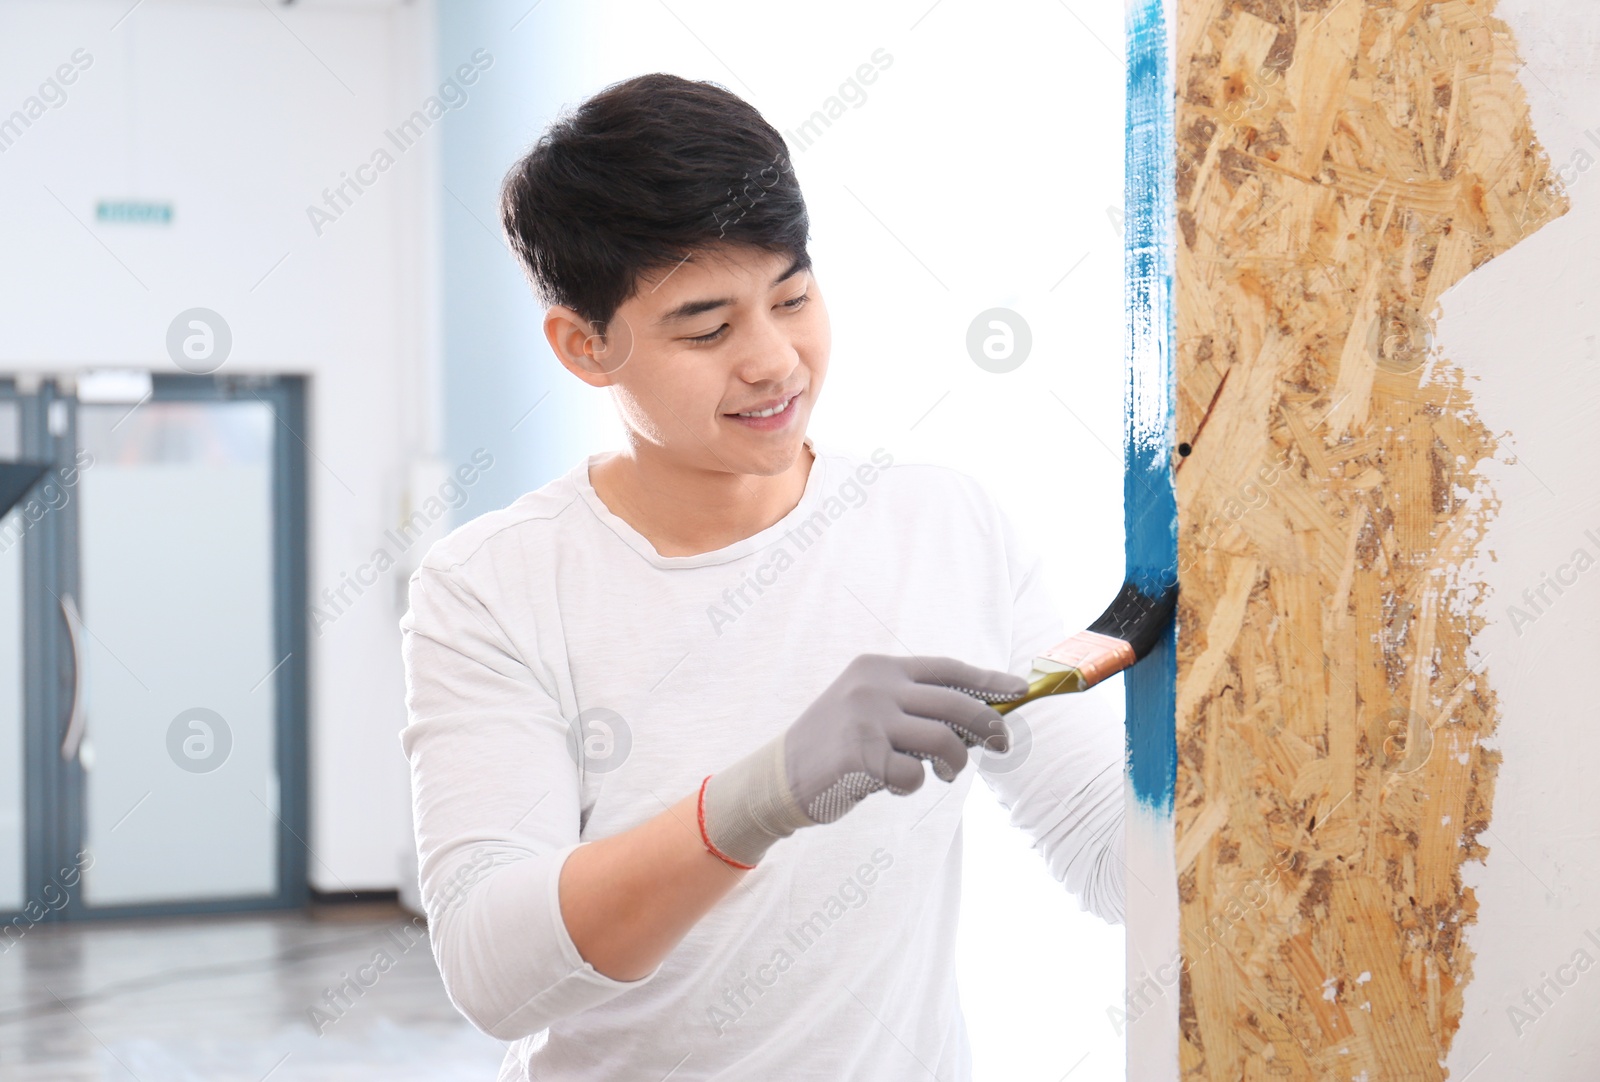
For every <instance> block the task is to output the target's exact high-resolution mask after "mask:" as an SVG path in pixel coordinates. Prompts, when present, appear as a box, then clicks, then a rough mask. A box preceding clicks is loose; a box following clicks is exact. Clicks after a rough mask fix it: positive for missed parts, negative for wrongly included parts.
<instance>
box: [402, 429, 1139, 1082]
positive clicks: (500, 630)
mask: <svg viewBox="0 0 1600 1082" xmlns="http://www.w3.org/2000/svg"><path fill="white" fill-rule="evenodd" d="M807 444H808V445H809V446H810V447H811V448H812V449H813V451H815V453H816V459H815V461H814V462H813V464H812V467H811V470H810V474H809V476H808V478H807V481H806V486H805V491H804V494H803V496H802V497H801V499H800V502H799V504H798V505H796V507H795V508H794V509H793V510H792V511H790V512H789V514H787V515H785V516H784V517H783V518H782V519H781V520H780V521H778V522H776V523H774V524H773V525H772V526H770V527H768V528H767V529H764V530H762V531H760V532H759V533H757V534H755V535H753V536H751V537H748V538H745V539H744V540H742V541H737V542H735V543H733V544H731V545H728V546H726V547H723V548H720V549H717V550H715V551H712V552H705V553H700V554H698V555H694V556H662V555H660V554H659V553H658V552H657V551H656V550H655V548H654V547H653V546H652V545H651V544H650V543H649V541H647V540H646V539H645V538H644V537H643V536H642V535H641V534H639V533H638V532H637V531H636V530H634V529H633V528H632V527H631V526H629V525H628V524H627V523H626V522H624V521H623V520H622V519H621V518H619V517H618V516H616V515H615V514H613V513H612V512H611V511H610V509H609V508H607V507H606V506H605V504H604V503H603V502H602V501H601V500H600V498H599V496H598V495H597V494H596V493H595V491H594V488H593V487H592V486H591V484H590V482H589V472H588V471H589V466H590V465H591V464H592V463H594V462H596V461H598V460H599V459H601V458H602V457H603V456H602V455H592V456H589V458H588V459H587V460H586V461H584V462H581V463H579V464H578V465H577V466H576V467H574V468H573V470H572V471H570V472H569V473H568V474H566V475H565V476H564V477H561V478H559V479H557V480H555V481H552V482H551V483H550V484H548V485H545V486H544V487H542V488H540V489H538V490H536V491H534V492H530V493H528V494H526V495H524V496H522V497H521V498H519V499H518V500H516V501H515V502H514V503H512V504H511V505H510V506H509V507H506V508H504V509H502V510H499V511H494V512H491V513H489V514H485V515H483V516H481V517H479V518H477V519H474V520H473V521H471V522H469V523H467V524H465V525H463V526H461V527H459V528H458V529H456V530H455V531H454V532H452V533H451V534H450V535H449V536H448V537H446V538H444V539H443V540H441V541H439V542H438V543H437V544H435V545H434V546H433V547H432V548H431V549H430V550H429V551H428V553H427V555H426V557H425V558H424V560H423V562H422V565H421V566H420V568H419V569H418V570H417V571H416V572H415V573H414V574H413V576H412V578H411V584H410V589H411V595H410V609H409V611H407V613H406V614H405V616H404V617H403V618H402V620H401V628H402V639H403V644H404V645H403V653H404V659H405V668H406V705H407V711H408V714H409V720H408V724H407V726H406V727H405V729H404V730H402V732H401V744H402V746H403V748H404V750H405V753H406V755H407V757H408V759H409V760H410V764H411V783H412V799H413V809H414V814H415V824H416V842H417V850H418V864H419V875H420V881H421V882H420V886H421V894H422V900H423V905H424V907H425V909H426V910H427V913H428V917H429V929H430V938H431V941H432V948H433V952H434V957H435V959H436V961H437V963H438V966H439V971H440V973H441V975H442V977H443V980H444V985H445V989H446V991H447V992H448V994H449V996H450V999H451V1001H452V1002H453V1003H454V1004H455V1006H456V1007H457V1009H458V1010H460V1011H461V1013H462V1014H463V1015H464V1016H465V1017H466V1018H467V1019H468V1020H470V1021H471V1022H472V1023H473V1024H474V1025H475V1026H477V1027H478V1028H479V1029H481V1030H483V1031H484V1032H486V1033H488V1034H490V1035H492V1036H494V1037H497V1038H500V1039H502V1040H506V1041H511V1042H513V1043H512V1044H511V1045H510V1047H509V1048H508V1051H507V1056H506V1060H505V1063H504V1066H503V1067H502V1070H501V1073H500V1080H501V1082H515V1080H522V1079H539V1080H543V1082H557V1080H566V1079H600V1078H604V1079H618V1080H630V1079H640V1080H643V1082H660V1079H662V1078H663V1077H665V1076H667V1075H668V1074H669V1072H670V1073H671V1077H672V1078H673V1079H674V1080H680V1079H681V1080H688V1079H719V1080H732V1079H774V1078H783V1079H785V1080H792V1079H827V1080H829V1082H838V1080H841V1079H872V1080H875V1082H894V1080H899V1079H907V1080H909V1079H918V1080H925V1079H927V1078H928V1077H929V1076H930V1072H931V1074H932V1076H933V1077H936V1078H937V1079H939V1080H941V1082H966V1080H968V1079H969V1078H970V1074H971V1053H970V1049H969V1047H968V1044H967V1038H966V1030H965V1025H964V1022H963V1019H962V1015H961V1008H960V1003H959V999H958V996H957V989H956V980H955V933H956V922H957V913H958V907H959V903H960V893H961V847H962V835H961V812H962V805H963V802H964V800H965V797H966V794H967V791H968V789H969V788H970V787H971V785H972V779H973V776H974V773H975V771H976V772H979V773H982V775H983V776H984V778H985V780H986V781H987V782H988V784H989V785H990V786H991V788H992V789H993V790H994V792H995V794H996V795H997V797H998V799H999V800H1000V801H1001V803H1002V805H1003V806H1004V807H1006V808H1007V809H1008V810H1009V811H1010V821H1011V823H1012V824H1013V825H1015V826H1017V827H1018V828H1020V829H1022V830H1024V831H1026V832H1027V833H1028V834H1029V835H1030V836H1032V838H1033V839H1034V841H1035V845H1036V848H1037V849H1038V850H1039V851H1040V852H1041V853H1042V855H1043V857H1044V859H1045V861H1046V862H1047V864H1048V866H1049V869H1050V872H1051V873H1052V874H1053V875H1054V876H1055V877H1056V879H1058V880H1060V881H1061V882H1062V883H1063V884H1064V885H1065V886H1066V887H1067V889H1069V890H1071V891H1073V892H1074V893H1076V894H1077V895H1078V896H1079V898H1080V901H1081V902H1082V904H1083V905H1084V906H1085V907H1086V908H1088V909H1090V910H1092V911H1094V912H1096V913H1098V914H1099V915H1100V916H1102V917H1104V918H1106V919H1108V920H1113V921H1117V920H1120V919H1121V916H1122V908H1123V896H1124V895H1123V874H1124V872H1123V863H1122V859H1123V853H1122V847H1123V830H1122V822H1123V761H1124V760H1123V746H1124V744H1123V729H1122V726H1121V724H1120V723H1118V722H1117V718H1119V717H1120V714H1113V715H1112V722H1113V723H1112V724H1107V723H1106V713H1107V712H1106V711H1104V710H1095V709H1086V708H1085V707H1086V704H1085V703H1083V701H1082V700H1083V699H1085V698H1086V696H1054V697H1051V698H1047V699H1042V700H1040V701H1038V702H1034V703H1030V704H1028V705H1027V706H1025V707H1021V708H1018V709H1017V710H1016V711H1015V712H1014V713H1012V714H1011V715H1009V717H1010V719H1011V724H1012V727H1013V732H1014V737H1013V750H1012V752H1010V753H1009V754H1008V755H1006V756H999V757H996V756H994V755H993V754H992V753H989V752H985V751H981V750H979V751H974V752H973V754H972V758H973V760H974V763H973V765H972V766H970V767H969V768H968V769H965V770H963V771H962V772H961V774H960V775H959V776H958V778H957V780H956V781H955V782H954V783H953V784H946V783H944V782H941V781H939V780H938V779H937V778H935V777H934V776H933V774H932V771H931V770H928V771H927V773H926V780H925V782H924V784H923V785H922V787H921V788H920V789H918V790H916V791H915V792H913V793H911V794H910V795H907V796H895V795H894V794H891V793H888V792H879V793H875V794H873V795H872V796H870V797H868V798H867V799H866V800H865V801H863V802H862V803H861V804H860V805H858V806H857V807H856V808H855V809H853V810H852V811H851V812H850V813H849V814H847V815H846V816H845V817H844V818H842V819H840V820H839V821H838V822H835V823H831V824H826V825H821V826H814V827H807V828H805V829H802V830H800V831H798V832H796V833H795V834H794V835H793V836H791V837H789V838H786V839H784V840H782V841H780V842H779V843H778V844H777V845H775V846H774V847H773V848H772V849H771V850H769V851H768V853H767V855H766V856H765V858H764V859H763V860H762V861H761V863H760V865H759V866H758V867H757V868H756V869H755V870H754V871H752V872H750V873H748V874H747V875H746V877H745V879H744V882H743V884H742V886H741V887H740V888H739V889H736V890H734V891H733V892H732V893H731V894H730V895H729V896H727V897H726V898H725V899H724V900H722V901H721V902H719V903H718V904H717V906H716V907H715V908H714V909H713V910H711V912H710V913H708V914H707V915H706V916H705V917H704V918H703V919H702V920H701V921H700V922H699V923H698V924H696V925H695V927H694V928H693V929H691V930H690V932H689V933H688V934H687V935H686V936H685V937H684V939H683V940H682V941H681V942H680V943H679V944H678V945H677V946H676V947H675V948H674V949H673V950H672V952H671V953H670V954H669V955H668V956H667V958H666V959H665V960H664V961H663V962H662V963H661V964H660V965H659V966H658V967H657V968H656V969H655V970H654V971H652V972H651V973H650V974H649V975H648V976H646V977H643V978H641V979H639V980H635V981H619V980H614V979H612V978H610V977H607V976H605V975H604V974H602V973H600V972H599V971H598V970H596V969H594V968H593V967H592V966H590V965H589V964H588V963H586V962H585V961H584V959H583V957H582V956H581V955H580V954H579V952H578V950H577V948H576V946H575V945H574V944H573V941H572V939H571V937H570V935H569V934H568V932H567V929H566V925H565V923H564V922H563V920H562V916H561V911H560V904H559V901H558V894H557V882H558V877H559V875H560V872H561V866H562V863H563V861H564V860H565V859H566V857H567V856H568V854H570V853H571V852H572V851H573V849H575V848H576V847H577V846H578V845H579V844H581V843H582V842H585V841H590V840H593V839H596V838H603V837H608V836H610V835H613V834H617V833H619V832H621V831H624V830H628V829H630V828H632V827H635V826H638V825H639V824H641V823H643V822H645V821H646V820H648V819H651V818H653V817H654V816H656V815H659V814H661V812H662V811H663V810H664V809H666V808H667V807H669V806H670V805H672V804H675V803H676V802H677V801H678V800H680V799H681V798H682V797H683V796H685V795H687V794H690V793H693V792H694V791H695V790H696V789H697V788H698V787H699V785H700V781H701V779H702V778H704V777H705V776H706V775H707V774H711V773H714V772H715V771H716V770H718V769H720V768H721V767H723V766H725V765H727V764H729V763H731V762H733V761H734V760H736V759H738V758H740V757H741V756H743V755H745V754H746V753H748V752H749V751H750V750H752V749H753V748H755V747H756V746H757V745H759V744H761V743H764V742H765V741H767V740H769V739H771V738H772V737H774V736H775V735H777V734H778V733H780V732H782V731H783V730H784V729H786V728H787V727H788V725H789V724H790V723H791V722H792V721H793V720H794V719H795V718H796V717H797V716H798V715H799V714H800V712H801V711H802V710H804V709H805V707H806V706H807V705H808V704H809V703H810V702H811V701H812V700H813V699H815V698H816V696H817V695H818V694H819V693H820V692H821V691H822V690H823V689H824V688H825V687H826V686H827V685H828V684H829V683H831V682H832V681H833V679H834V678H835V677H836V676H838V674H839V673H840V671H841V670H843V668H844V667H845V665H846V664H847V663H848V662H849V661H850V660H851V659H852V658H854V657H855V656H856V655H858V654H862V653H884V654H899V655H907V654H918V655H942V656H948V657H954V658H959V659H961V660H963V661H966V662H969V663H971V664H974V665H979V666H983V667H987V668H993V669H1006V670H1009V671H1011V672H1014V673H1019V674H1025V673H1026V672H1027V671H1028V670H1029V668H1030V663H1031V661H1032V659H1033V657H1034V656H1035V655H1036V654H1038V653H1040V652H1042V651H1043V650H1044V649H1046V648H1047V647H1049V646H1052V645H1054V644H1055V643H1056V642H1058V641H1060V640H1061V639H1062V638H1063V637H1064V635H1065V629H1064V628H1063V626H1062V622H1061V620H1060V617H1059V616H1058V615H1057V614H1056V612H1055V611H1053V609H1052V605H1051V602H1050V600H1049V598H1048V596H1047V594H1046V592H1045V589H1044V587H1043V584H1042V580H1041V575H1042V564H1041V561H1040V560H1039V559H1038V558H1037V557H1036V556H1035V555H1033V554H1032V553H1030V552H1029V551H1027V550H1026V549H1025V547H1024V546H1023V545H1022V544H1021V543H1020V542H1019V540H1018V538H1017V536H1016V534H1015V533H1014V531H1013V529H1012V527H1011V526H1010V524H1009V523H1008V521H1007V519H1006V518H1005V516H1004V515H1003V514H1002V513H1001V511H1000V510H999V508H998V507H997V506H996V505H995V503H994V502H993V500H992V499H991V498H990V497H989V496H988V494H987V493H986V492H985V491H984V489H983V488H982V487H981V486H980V485H979V484H978V483H977V482H976V481H974V480H973V479H971V478H969V477H967V476H965V475H964V474H961V473H959V472H957V471H954V470H951V469H947V468H944V467H938V466H925V465H893V464H891V459H890V457H889V456H888V455H887V454H886V453H885V452H883V451H881V450H879V451H875V452H873V454H872V456H871V457H870V458H857V457H854V456H849V455H844V454H840V453H834V452H830V451H828V450H827V449H826V448H820V447H818V446H817V445H816V443H815V441H813V440H811V439H809V438H808V440H807ZM1094 694H1095V692H1090V693H1089V695H1090V696H1093V695H1094ZM1018 719H1021V720H1020V722H1019V721H1018ZM1024 728H1025V729H1026V737H1025V738H1024V736H1023V733H1022V730H1023V729H1024ZM925 769H926V768H925ZM690 825H692V824H690Z"/></svg>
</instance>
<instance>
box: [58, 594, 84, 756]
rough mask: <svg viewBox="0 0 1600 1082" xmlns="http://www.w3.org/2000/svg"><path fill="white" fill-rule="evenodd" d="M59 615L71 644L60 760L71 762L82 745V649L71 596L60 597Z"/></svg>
mask: <svg viewBox="0 0 1600 1082" xmlns="http://www.w3.org/2000/svg"><path fill="white" fill-rule="evenodd" d="M61 615H62V616H63V617H64V618H65V619H66V621H67V638H68V640H69V641H70V642H71V643H72V715H71V717H70V719H69V720H68V721H67V735H66V736H65V737H63V738H62V740H61V758H62V759H63V760H65V761H66V762H69V763H70V762H71V761H72V760H74V759H76V758H77V757H78V748H79V747H80V746H82V744H83V728H84V716H83V649H82V643H81V641H80V640H79V638H78V624H79V622H80V621H79V618H78V605H77V602H75V601H73V600H72V595H71V594H63V595H62V596H61Z"/></svg>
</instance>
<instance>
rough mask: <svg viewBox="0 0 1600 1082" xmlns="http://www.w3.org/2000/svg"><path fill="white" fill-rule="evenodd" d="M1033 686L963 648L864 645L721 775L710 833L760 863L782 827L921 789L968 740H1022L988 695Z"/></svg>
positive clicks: (961, 757)
mask: <svg viewBox="0 0 1600 1082" xmlns="http://www.w3.org/2000/svg"><path fill="white" fill-rule="evenodd" d="M1027 690H1028V682H1027V681H1026V680H1024V679H1023V678H1022V677H1020V676H1013V675H1011V674H1010V673H1004V672H997V671H994V670H992V669H980V668H976V667H974V666H972V665H968V664H966V663H964V662H961V661H956V660H953V659H951V658H945V657H889V656H885V655H882V654H862V655H861V656H860V657H858V658H856V659H855V660H854V661H852V662H850V664H849V665H847V666H845V670H844V672H843V673H841V674H840V675H839V678H838V679H836V680H835V681H834V682H833V683H832V684H829V685H828V688H827V690H825V691H824V692H823V693H822V694H821V695H820V696H818V698H817V700H816V701H815V702H814V703H812V704H811V705H810V706H808V707H807V708H806V710H805V712H804V713H803V714H801V715H800V717H799V718H797V719H796V720H795V722H794V724H792V725H790V726H789V728H788V729H787V730H785V731H784V732H783V733H782V734H780V735H779V736H777V737H776V738H774V739H773V740H771V741H769V742H768V743H766V744H764V745H762V746H761V747H760V748H757V749H756V750H755V751H754V752H752V753H751V754H749V755H747V756H745V757H744V758H743V759H740V760H739V761H738V762H736V763H733V764H732V765H730V766H728V767H727V768H725V769H723V770H722V771H721V772H719V773H717V774H713V775H711V778H710V780H708V781H707V782H706V783H705V790H704V803H703V812H704V822H703V827H704V832H705V840H706V841H707V842H709V843H710V845H712V846H714V847H715V851H716V852H718V853H720V854H721V855H722V856H724V857H727V858H730V859H732V860H734V861H738V862H739V863H741V864H749V865H753V864H755V863H756V862H757V861H759V860H760V859H761V857H762V855H763V854H765V853H766V851H767V849H768V848H769V847H770V846H771V845H772V844H773V843H774V842H776V841H777V840H778V839H779V838H786V837H788V836H789V835H790V834H793V833H794V832H795V831H796V830H798V829H800V828H801V827H807V826H815V825H817V824H819V823H831V822H833V821H834V820H836V819H838V818H840V817H841V816H843V815H844V814H845V813H846V812H848V811H849V810H850V809H851V808H853V807H855V806H856V805H857V804H859V803H860V802H861V801H862V800H863V799H864V798H866V797H867V796H869V795H871V794H872V793H875V792H877V791H878V790H879V789H887V790H889V791H890V792H891V793H895V794H897V795H901V796H903V795H905V794H906V793H910V792H912V791H914V790H915V789H917V788H919V787H920V786H921V785H922V777H923V776H922V761H923V760H924V759H931V760H932V761H933V772H934V773H935V774H937V775H938V776H939V778H940V779H941V780H942V781H947V782H949V781H954V780H955V777H956V775H957V774H958V773H960V771H961V768H962V767H963V766H965V765H966V764H967V749H969V748H971V747H973V746H975V745H977V744H985V745H986V746H987V747H989V748H991V749H993V750H994V751H997V752H1001V753H1004V752H1006V751H1008V750H1010V736H1009V733H1008V732H1007V730H1006V726H1005V719H1004V718H1003V717H1001V716H1000V714H998V713H997V712H996V711H995V710H994V709H993V708H992V707H990V706H989V705H988V703H990V702H1004V701H1006V700H1009V699H1017V698H1021V697H1022V696H1023V695H1024V694H1025V693H1026V692H1027ZM980 700H982V701H980Z"/></svg>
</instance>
